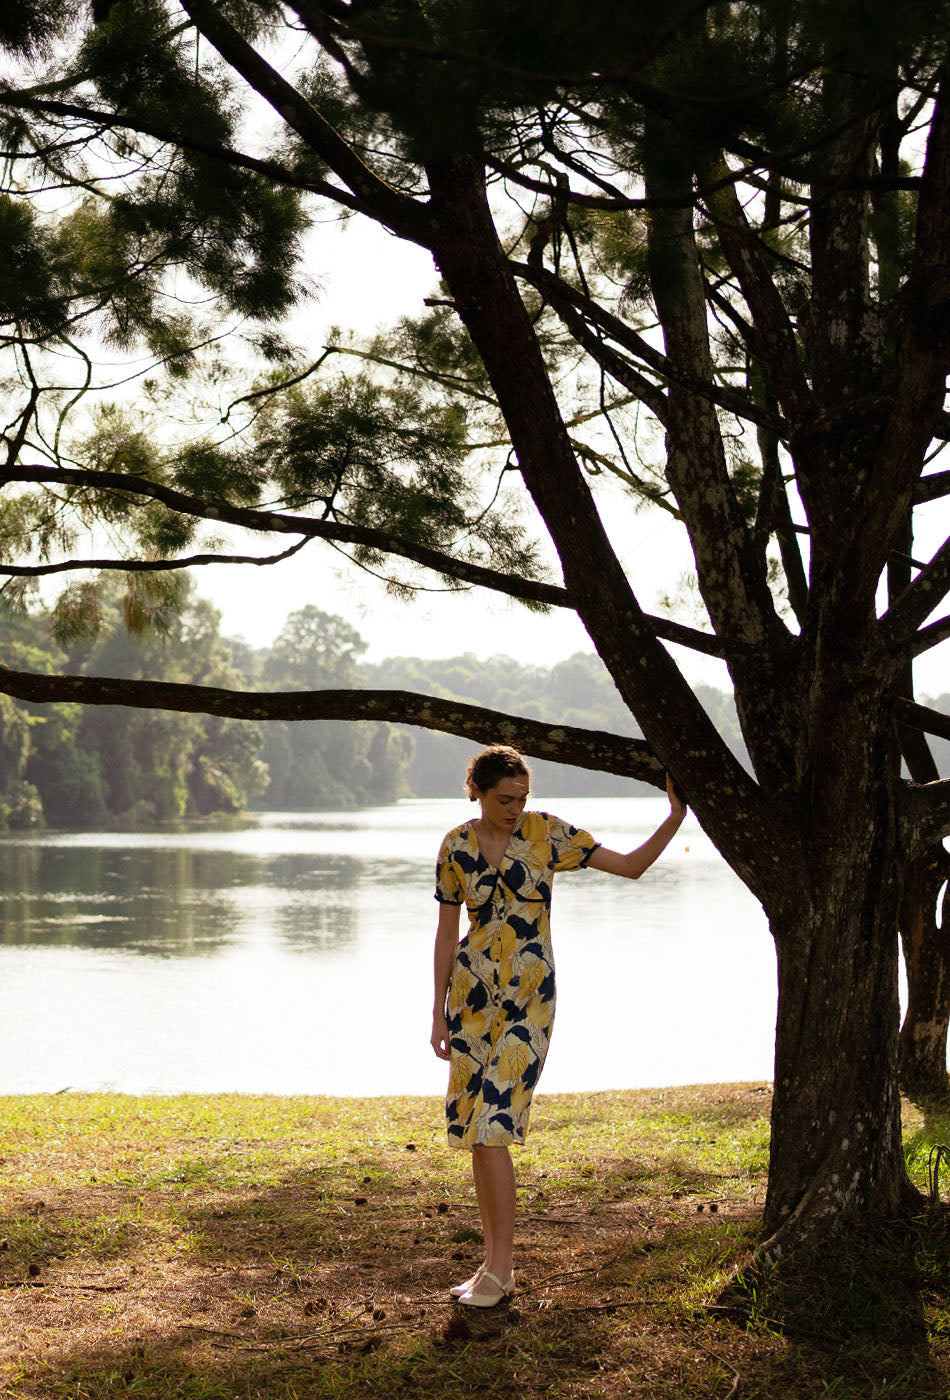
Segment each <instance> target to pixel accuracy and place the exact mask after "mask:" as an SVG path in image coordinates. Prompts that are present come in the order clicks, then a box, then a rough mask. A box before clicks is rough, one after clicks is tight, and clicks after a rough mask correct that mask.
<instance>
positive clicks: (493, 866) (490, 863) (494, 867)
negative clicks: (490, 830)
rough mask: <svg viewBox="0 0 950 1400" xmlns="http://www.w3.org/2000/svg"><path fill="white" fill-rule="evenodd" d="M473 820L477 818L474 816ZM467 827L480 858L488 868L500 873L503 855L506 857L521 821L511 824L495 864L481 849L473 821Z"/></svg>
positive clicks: (519, 828)
mask: <svg viewBox="0 0 950 1400" xmlns="http://www.w3.org/2000/svg"><path fill="white" fill-rule="evenodd" d="M475 820H476V821H477V820H478V818H476V819H475ZM469 829H470V831H471V833H472V835H473V836H474V838H475V848H476V850H477V851H478V854H479V856H480V857H481V859H482V860H483V861H484V862H485V864H486V865H487V866H488V868H489V870H494V871H495V872H496V873H497V874H499V875H500V874H501V873H502V866H503V864H504V862H505V857H506V856H507V854H508V847H509V846H510V845H511V843H512V840H513V839H514V837H515V834H516V832H519V831H520V830H521V823H520V822H518V824H517V826H513V827H512V829H511V835H510V836H509V837H508V840H507V841H506V842H505V844H504V846H503V847H502V852H501V855H500V857H499V859H498V864H497V865H496V864H495V862H494V861H491V860H489V859H488V857H487V856H486V854H485V852H484V851H483V850H482V843H481V841H480V840H479V838H478V830H477V828H476V826H475V821H473V822H472V824H471V826H470V828H469Z"/></svg>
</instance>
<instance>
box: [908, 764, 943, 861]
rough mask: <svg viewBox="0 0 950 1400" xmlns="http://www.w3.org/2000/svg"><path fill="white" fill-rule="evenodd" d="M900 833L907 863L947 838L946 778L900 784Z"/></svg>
mask: <svg viewBox="0 0 950 1400" xmlns="http://www.w3.org/2000/svg"><path fill="white" fill-rule="evenodd" d="M900 814H901V831H902V835H903V840H904V850H905V854H906V857H907V859H908V860H912V859H913V858H914V856H918V855H920V854H921V852H922V851H925V850H926V849H927V847H928V846H932V845H933V844H934V843H935V842H936V841H942V840H943V838H944V837H945V836H950V778H941V779H940V781H939V782H936V783H906V782H905V783H902V784H901V801H900Z"/></svg>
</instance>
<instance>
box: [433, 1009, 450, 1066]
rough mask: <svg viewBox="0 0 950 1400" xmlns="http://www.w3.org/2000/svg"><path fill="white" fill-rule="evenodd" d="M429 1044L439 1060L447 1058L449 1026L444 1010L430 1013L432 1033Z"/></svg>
mask: <svg viewBox="0 0 950 1400" xmlns="http://www.w3.org/2000/svg"><path fill="white" fill-rule="evenodd" d="M429 1044H430V1045H431V1046H432V1048H433V1050H434V1051H435V1053H436V1054H437V1055H438V1057H439V1059H440V1060H447V1059H448V1058H449V1028H448V1024H447V1023H446V1019H445V1012H444V1011H434V1012H433V1013H432V1035H431V1036H430V1038H429Z"/></svg>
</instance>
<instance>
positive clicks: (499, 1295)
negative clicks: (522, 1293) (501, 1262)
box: [457, 1269, 515, 1308]
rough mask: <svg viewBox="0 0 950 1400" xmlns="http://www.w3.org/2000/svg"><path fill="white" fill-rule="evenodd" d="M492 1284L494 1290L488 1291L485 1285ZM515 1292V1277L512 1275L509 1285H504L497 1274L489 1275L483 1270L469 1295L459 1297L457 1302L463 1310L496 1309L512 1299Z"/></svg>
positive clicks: (463, 1294)
mask: <svg viewBox="0 0 950 1400" xmlns="http://www.w3.org/2000/svg"><path fill="white" fill-rule="evenodd" d="M486 1282H491V1283H493V1284H494V1288H492V1289H490V1290H486V1289H484V1288H483V1286H482V1285H483V1284H485V1283H486ZM514 1291H515V1277H514V1274H511V1275H510V1276H509V1278H508V1282H507V1283H502V1281H501V1279H500V1278H499V1277H498V1275H497V1274H493V1273H489V1271H488V1269H483V1270H482V1273H481V1277H480V1278H479V1280H478V1282H477V1283H476V1284H475V1286H474V1287H472V1288H470V1289H469V1290H468V1292H467V1293H461V1294H459V1295H458V1298H457V1301H458V1302H459V1303H461V1304H462V1307H463V1308H496V1307H497V1306H498V1304H499V1303H503V1302H504V1301H505V1299H506V1298H510V1297H511V1295H512V1293H513V1292H514Z"/></svg>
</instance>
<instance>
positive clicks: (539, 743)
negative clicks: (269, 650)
mask: <svg viewBox="0 0 950 1400" xmlns="http://www.w3.org/2000/svg"><path fill="white" fill-rule="evenodd" d="M0 692H2V693H4V694H6V695H10V696H12V697H13V698H14V699H16V700H25V701H29V702H31V703H33V704H51V703H53V702H60V703H62V702H66V703H68V704H78V705H124V706H130V707H132V708H134V709H145V710H179V711H184V712H185V713H187V714H205V715H220V716H222V717H224V718H228V719H246V720H288V721H292V722H301V721H308V720H376V721H388V722H389V723H391V724H411V725H414V726H416V727H417V728H420V729H437V730H440V731H441V732H442V733H445V734H459V735H461V736H463V737H464V738H467V739H471V740H473V742H475V743H480V744H484V743H489V742H494V743H498V742H500V743H507V744H514V745H516V746H517V747H518V748H519V749H520V750H521V752H522V753H524V754H528V755H530V756H531V757H534V758H546V759H551V760H552V761H553V762H555V763H570V764H575V765H576V766H577V767H580V768H590V769H595V770H597V771H598V772H603V773H616V774H619V775H620V776H621V777H626V778H637V779H639V780H640V781H641V782H646V783H651V784H652V785H653V786H654V787H658V788H662V787H663V786H664V783H665V779H664V772H663V767H662V765H661V763H660V761H659V759H657V758H656V757H654V755H653V754H652V752H651V751H650V748H649V746H648V745H647V744H646V743H645V742H644V740H642V739H626V738H623V737H622V736H621V735H619V734H608V733H606V732H604V731H603V730H598V729H579V728H576V727H575V726H573V725H558V724H546V723H544V722H543V721H541V720H536V719H527V718H525V717H524V716H522V715H509V714H505V713H504V712H502V711H501V710H489V709H485V708H483V707H482V706H481V705H466V704H461V703H457V702H455V701H452V700H442V699H438V698H436V697H434V696H431V695H420V694H418V693H417V692H415V691H410V690H302V691H241V690H224V689H221V688H219V687H217V686H205V685H183V684H179V683H176V682H172V681H151V680H124V679H121V678H119V677H112V676H59V675H54V676H44V675H38V674H36V673H34V672H30V671H11V670H7V668H6V667H4V666H0Z"/></svg>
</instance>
